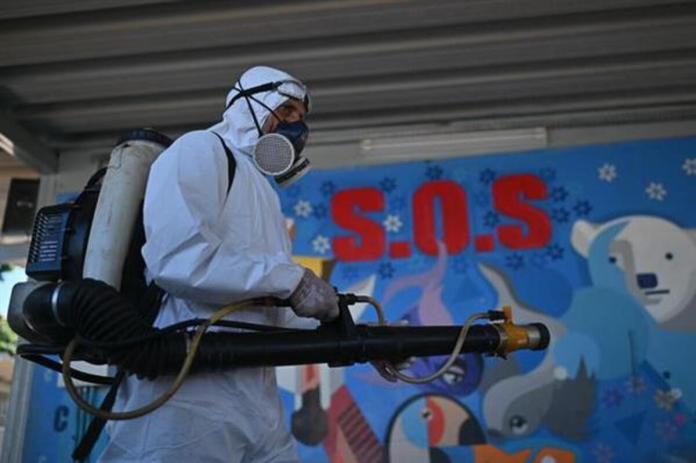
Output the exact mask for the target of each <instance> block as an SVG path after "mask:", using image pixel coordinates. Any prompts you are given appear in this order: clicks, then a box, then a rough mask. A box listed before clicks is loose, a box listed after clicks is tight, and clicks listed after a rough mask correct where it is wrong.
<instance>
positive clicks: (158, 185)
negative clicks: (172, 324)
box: [142, 131, 304, 305]
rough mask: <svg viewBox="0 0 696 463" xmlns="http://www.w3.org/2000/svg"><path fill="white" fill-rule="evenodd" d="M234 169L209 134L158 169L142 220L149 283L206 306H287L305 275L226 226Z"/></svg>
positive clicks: (182, 141) (175, 149) (185, 143)
mask: <svg viewBox="0 0 696 463" xmlns="http://www.w3.org/2000/svg"><path fill="white" fill-rule="evenodd" d="M227 162H228V161H227V157H226V155H225V152H224V149H223V147H222V146H221V145H220V143H219V142H218V140H217V139H216V137H215V135H214V134H212V133H210V132H204V131H199V132H192V133H189V134H186V135H184V136H183V137H181V138H179V139H178V140H177V141H176V142H175V143H174V144H173V145H172V146H171V147H170V148H169V149H168V150H167V151H165V152H164V153H163V154H162V155H160V158H159V159H158V160H157V161H156V162H155V164H154V165H153V168H152V170H151V172H150V177H149V179H148V184H147V191H146V194H145V204H144V219H143V220H144V225H145V235H146V243H145V246H143V250H142V254H143V257H144V259H145V263H146V265H147V269H148V275H149V276H150V277H151V278H152V279H153V280H154V281H155V282H156V283H157V284H158V285H159V286H160V287H161V288H162V289H164V290H165V291H167V293H169V294H172V295H173V296H175V297H179V298H182V299H186V300H191V301H196V302H201V303H209V304H217V305H223V304H227V303H230V302H234V301H238V300H242V299H248V298H253V297H259V296H275V297H279V298H287V297H289V296H290V294H291V293H292V291H293V290H294V289H295V287H296V286H297V284H298V283H299V281H300V279H301V278H302V274H303V271H304V269H303V267H301V266H299V265H298V264H296V263H294V262H293V261H292V260H291V257H290V256H289V255H288V254H287V253H285V252H277V253H267V252H265V253H264V252H260V251H254V250H253V249H252V248H251V247H249V246H244V245H242V246H240V245H239V243H235V241H236V240H235V233H234V232H233V230H232V228H233V227H234V226H235V224H234V223H225V222H229V221H230V220H229V219H227V220H226V221H224V220H222V217H223V208H224V205H225V200H226V198H227V183H228V178H227V177H228V174H227V172H228V171H227ZM252 213H256V214H263V213H264V211H252ZM268 213H277V212H275V211H268Z"/></svg>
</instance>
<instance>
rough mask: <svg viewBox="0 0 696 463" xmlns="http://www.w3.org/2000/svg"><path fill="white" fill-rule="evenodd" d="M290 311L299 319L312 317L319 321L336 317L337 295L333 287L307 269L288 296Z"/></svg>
mask: <svg viewBox="0 0 696 463" xmlns="http://www.w3.org/2000/svg"><path fill="white" fill-rule="evenodd" d="M290 305H291V306H292V310H294V311H295V313H296V314H297V315H299V316H301V317H313V318H316V319H319V320H321V321H328V320H333V319H334V318H336V317H338V295H337V294H336V291H335V290H334V288H333V286H331V285H330V284H328V283H327V282H325V281H324V280H322V279H321V278H319V277H318V276H316V275H315V274H314V272H312V271H311V270H309V269H305V272H304V275H302V279H301V280H300V283H299V284H298V285H297V288H295V291H293V293H292V294H291V295H290Z"/></svg>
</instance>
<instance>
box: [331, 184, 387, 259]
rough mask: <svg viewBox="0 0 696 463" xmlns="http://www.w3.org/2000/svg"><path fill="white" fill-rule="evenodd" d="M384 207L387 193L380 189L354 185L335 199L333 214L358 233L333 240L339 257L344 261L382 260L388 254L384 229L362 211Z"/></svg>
mask: <svg viewBox="0 0 696 463" xmlns="http://www.w3.org/2000/svg"><path fill="white" fill-rule="evenodd" d="M383 209H384V195H382V192H381V191H380V190H378V189H376V188H353V189H350V190H344V191H340V192H338V193H336V194H335V195H334V197H333V199H332V200H331V216H332V217H333V220H334V222H335V223H336V225H338V226H339V227H342V228H344V229H346V230H350V231H353V232H355V233H356V234H358V235H359V236H360V243H358V240H357V239H356V237H355V236H337V237H335V238H334V239H333V250H334V254H335V255H336V258H337V259H339V260H344V261H362V260H375V259H380V258H381V257H382V255H383V254H384V247H385V244H384V241H385V239H384V229H383V228H382V226H381V225H380V224H379V223H378V222H374V221H372V220H370V219H368V218H367V217H364V216H363V215H360V214H361V213H366V212H380V211H382V210H383Z"/></svg>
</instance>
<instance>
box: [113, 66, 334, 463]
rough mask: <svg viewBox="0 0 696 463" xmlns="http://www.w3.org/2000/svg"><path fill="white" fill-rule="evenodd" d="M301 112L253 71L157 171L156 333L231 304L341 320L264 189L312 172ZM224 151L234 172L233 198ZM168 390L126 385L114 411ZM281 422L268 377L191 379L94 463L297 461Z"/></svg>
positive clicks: (269, 73) (286, 86) (281, 87)
mask: <svg viewBox="0 0 696 463" xmlns="http://www.w3.org/2000/svg"><path fill="white" fill-rule="evenodd" d="M308 111H309V96H308V94H307V90H306V89H305V86H304V85H303V84H302V83H301V82H300V81H298V80H297V79H295V78H294V77H292V76H290V75H289V74H287V73H285V72H282V71H279V70H277V69H272V68H269V67H254V68H252V69H250V70H248V71H247V72H245V73H244V74H243V75H242V77H241V78H240V79H239V81H237V83H236V84H235V86H234V88H233V89H232V90H231V91H230V92H229V94H228V96H227V109H226V110H225V112H224V115H223V120H222V122H220V123H219V124H217V125H215V126H213V127H210V128H209V129H207V130H201V131H194V132H190V133H187V134H185V135H183V136H182V137H181V138H179V139H178V140H177V141H176V142H175V143H174V144H172V146H171V147H170V148H168V149H167V150H166V151H165V152H163V153H162V154H161V155H160V157H159V158H158V159H157V161H156V162H155V163H154V164H153V166H152V170H151V172H150V176H149V179H148V183H147V190H146V195H145V205H144V224H145V232H146V244H145V246H144V247H143V250H142V253H143V256H144V258H145V263H146V265H147V276H148V278H150V279H153V280H154V281H155V282H156V283H157V284H158V285H159V286H160V287H161V288H163V289H164V290H165V291H166V296H165V299H164V302H163V304H162V307H161V310H160V312H159V315H158V317H157V320H156V321H155V325H156V326H159V327H162V326H167V325H170V324H173V323H176V322H180V321H183V320H188V319H191V318H207V317H209V316H210V315H211V314H212V313H213V312H214V311H216V310H217V309H219V308H220V307H221V306H224V305H226V304H229V303H230V302H234V301H240V300H244V299H249V298H254V297H259V296H274V297H278V298H289V299H290V302H291V303H292V306H293V310H294V311H295V313H296V314H297V315H300V316H303V317H313V318H314V319H319V320H328V319H332V318H335V317H336V316H337V314H338V304H337V297H336V294H335V292H334V290H333V288H332V287H331V286H330V285H329V284H328V283H326V282H324V281H323V280H321V279H319V278H318V277H317V276H315V275H314V274H313V273H312V272H311V271H309V270H307V269H305V268H303V267H301V266H299V265H297V264H295V263H294V262H293V261H292V260H291V249H290V247H291V243H290V239H289V237H288V232H287V230H286V227H285V221H284V218H283V215H282V213H281V209H280V202H279V199H278V196H277V194H276V192H275V191H274V189H273V187H272V186H271V183H270V182H273V181H277V182H279V183H288V182H291V181H292V180H294V179H296V178H298V177H300V176H301V175H303V173H304V172H306V170H307V168H308V161H307V160H306V159H304V158H302V157H301V156H299V151H301V149H302V145H303V144H304V140H305V139H306V136H307V129H306V125H304V117H305V114H306V113H307V112H308ZM223 143H224V144H225V145H226V147H227V148H228V149H229V150H230V151H231V153H232V154H233V156H234V160H235V163H236V166H235V170H234V177H233V181H232V184H231V187H230V189H229V192H228V184H229V176H228V166H229V162H228V158H227V155H226V151H225V147H224V146H223ZM291 146H292V149H291ZM267 174H273V176H274V177H275V179H274V178H273V177H269V176H267ZM293 317H295V315H294V314H293V313H292V312H291V311H290V310H289V309H283V308H277V307H265V308H261V309H254V310H248V311H244V312H238V313H235V314H232V315H230V316H229V318H230V319H233V320H238V321H246V322H253V323H261V324H269V325H277V326H287V325H288V324H289V323H291V322H292V320H291V319H292V318H293ZM295 318H296V317H295ZM172 380H173V379H172V377H164V378H159V379H157V380H155V381H147V380H143V381H140V380H137V379H136V378H135V377H130V378H129V379H128V380H127V381H126V382H124V385H123V386H122V389H121V391H120V393H119V397H118V400H117V403H116V405H115V407H114V409H115V410H131V409H134V408H137V407H140V406H142V405H144V404H147V403H149V402H151V401H153V400H154V399H155V398H157V397H159V396H160V395H161V394H162V393H164V392H165V390H166V389H167V388H168V387H169V386H170V385H171V383H172ZM283 421H284V420H283V413H282V407H281V403H280V400H279V396H278V391H277V387H276V378H275V371H274V369H273V368H239V369H231V370H229V371H226V372H220V373H200V374H192V375H190V376H189V377H188V378H187V379H186V381H184V384H183V385H182V387H181V389H180V390H179V391H178V392H177V393H176V395H175V396H174V397H173V398H172V399H171V400H169V401H168V402H167V403H165V404H164V405H163V406H162V407H161V408H159V409H157V410H155V411H154V412H152V413H150V414H148V415H146V416H144V417H141V418H138V419H135V420H129V421H117V422H110V423H109V428H108V429H109V434H110V442H109V443H108V445H107V447H106V449H105V451H104V452H103V454H102V456H101V458H100V461H102V462H168V463H171V462H289V461H297V454H296V450H295V444H294V441H293V439H292V438H291V436H290V434H289V433H288V431H287V429H286V427H285V425H284V422H283Z"/></svg>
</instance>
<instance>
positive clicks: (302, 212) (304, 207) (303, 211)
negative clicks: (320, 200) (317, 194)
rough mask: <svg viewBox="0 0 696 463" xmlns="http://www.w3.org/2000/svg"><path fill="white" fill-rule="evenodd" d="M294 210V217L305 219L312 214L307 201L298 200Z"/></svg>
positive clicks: (310, 205)
mask: <svg viewBox="0 0 696 463" xmlns="http://www.w3.org/2000/svg"><path fill="white" fill-rule="evenodd" d="M294 209H295V215H296V216H298V217H305V218H307V217H309V215H310V214H311V213H312V204H311V203H310V202H309V201H303V200H299V201H297V204H295V207H294Z"/></svg>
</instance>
